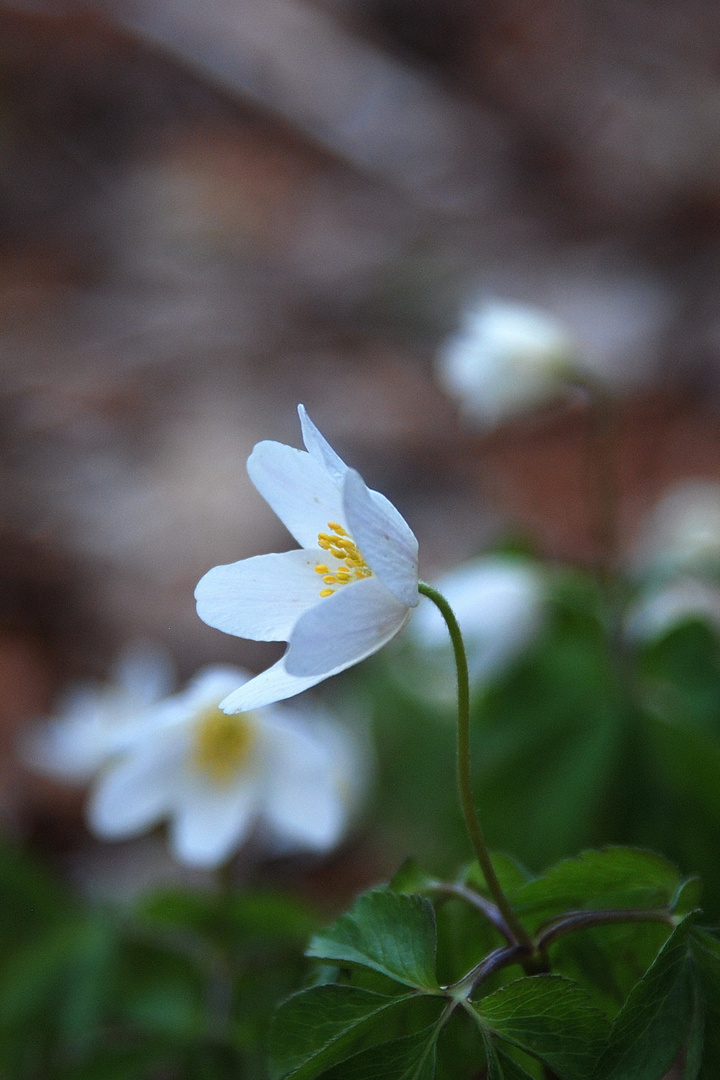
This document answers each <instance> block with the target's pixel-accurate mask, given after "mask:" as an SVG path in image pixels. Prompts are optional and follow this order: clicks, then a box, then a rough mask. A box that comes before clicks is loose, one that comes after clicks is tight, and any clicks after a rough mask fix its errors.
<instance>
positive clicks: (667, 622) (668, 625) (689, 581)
mask: <svg viewBox="0 0 720 1080" xmlns="http://www.w3.org/2000/svg"><path fill="white" fill-rule="evenodd" d="M688 619H701V620H702V621H703V622H708V623H710V625H711V626H714V627H716V629H718V630H720V587H718V586H717V585H713V584H711V583H709V582H706V581H699V580H697V579H696V578H681V579H680V580H679V581H674V582H670V583H669V584H667V585H663V586H661V587H660V588H657V589H653V590H652V591H650V592H648V593H646V594H645V595H644V596H642V597H640V599H639V600H638V601H637V603H636V604H634V605H633V606H632V607H631V608H630V610H629V611H628V613H627V617H626V620H625V633H626V635H627V637H628V638H629V639H630V640H631V641H639V642H642V641H652V640H653V639H655V638H659V637H662V636H663V635H664V634H666V633H668V631H669V630H672V629H673V628H674V627H676V626H679V625H680V623H682V622H685V621H687V620H688Z"/></svg>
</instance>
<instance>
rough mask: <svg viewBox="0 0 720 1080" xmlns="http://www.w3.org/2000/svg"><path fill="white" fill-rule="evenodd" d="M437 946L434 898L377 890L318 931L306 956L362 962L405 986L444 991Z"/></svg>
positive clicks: (364, 965)
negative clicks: (438, 971)
mask: <svg viewBox="0 0 720 1080" xmlns="http://www.w3.org/2000/svg"><path fill="white" fill-rule="evenodd" d="M435 947H436V932H435V913H434V911H433V907H432V904H431V903H430V901H429V900H426V899H425V898H424V897H422V896H414V895H408V894H405V893H394V892H391V891H390V890H389V889H375V890H373V891H372V892H369V893H365V894H364V895H363V896H360V897H359V898H358V899H357V900H356V901H355V904H354V905H353V907H352V908H351V910H350V911H349V912H347V914H345V915H341V916H340V918H339V919H337V920H336V922H335V923H333V925H332V926H330V927H328V929H327V930H324V931H322V932H321V933H319V934H316V935H315V937H314V938H313V939H312V941H311V942H310V947H309V949H308V951H307V955H308V956H314V957H317V958H318V959H319V960H336V961H340V962H343V963H352V964H361V965H362V966H363V967H368V968H372V969H373V970H374V971H379V972H381V973H382V974H383V975H388V976H389V977H390V978H391V979H394V980H395V981H396V982H400V983H403V984H404V985H405V986H412V987H415V988H417V989H420V990H425V991H428V992H430V993H433V992H435V991H437V990H438V989H439V987H438V983H437V978H436V976H435Z"/></svg>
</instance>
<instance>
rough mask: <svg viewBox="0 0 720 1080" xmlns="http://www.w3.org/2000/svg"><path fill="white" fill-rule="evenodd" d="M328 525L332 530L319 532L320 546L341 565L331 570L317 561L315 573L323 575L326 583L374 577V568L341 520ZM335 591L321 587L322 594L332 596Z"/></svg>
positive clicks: (340, 583) (344, 582) (343, 582)
mask: <svg viewBox="0 0 720 1080" xmlns="http://www.w3.org/2000/svg"><path fill="white" fill-rule="evenodd" d="M327 527H328V529H330V530H331V531H330V532H321V533H318V547H319V548H321V549H322V550H323V551H327V552H329V554H330V555H332V556H333V558H335V559H337V560H338V562H339V563H340V565H339V566H338V567H337V568H336V569H334V570H331V568H330V567H328V566H326V565H325V563H317V565H316V566H315V573H316V574H322V575H323V582H324V584H325V585H351V584H352V582H353V581H361V580H362V579H363V578H368V577H372V576H373V572H372V570H371V569H370V567H369V566H368V565H367V563H366V562H365V559H364V557H363V554H362V552H361V551H360V550H359V549H358V546H357V544H356V543H355V541H354V540H353V538H352V537H351V536H350V535H349V534H348V531H347V529H345V527H344V526H343V525H341V524H340V522H339V521H328V526H327ZM334 592H335V589H321V590H320V595H321V596H332V594H333V593H334Z"/></svg>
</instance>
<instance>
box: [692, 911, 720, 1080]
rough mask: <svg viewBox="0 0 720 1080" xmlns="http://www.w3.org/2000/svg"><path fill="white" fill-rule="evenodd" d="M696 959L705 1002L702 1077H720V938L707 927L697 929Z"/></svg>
mask: <svg viewBox="0 0 720 1080" xmlns="http://www.w3.org/2000/svg"><path fill="white" fill-rule="evenodd" d="M691 947H692V951H693V958H694V960H695V965H696V969H697V977H698V982H699V984H700V987H701V990H702V993H703V998H704V1003H705V1013H706V1017H705V1042H704V1046H703V1056H702V1065H701V1067H700V1072H699V1074H698V1075H699V1076H700V1078H701V1080H717V1077H718V1076H720V941H718V940H717V938H715V937H713V936H712V935H710V934H709V933H707V932H706V931H704V930H697V929H693V932H692V936H691Z"/></svg>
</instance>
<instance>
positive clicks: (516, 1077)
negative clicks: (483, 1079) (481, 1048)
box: [483, 1030, 532, 1080]
mask: <svg viewBox="0 0 720 1080" xmlns="http://www.w3.org/2000/svg"><path fill="white" fill-rule="evenodd" d="M483 1040H484V1043H485V1056H486V1058H487V1080H532V1077H531V1076H530V1074H529V1073H527V1072H526V1071H525V1069H523V1068H522V1066H521V1065H518V1063H517V1062H516V1061H513V1060H512V1058H509V1057H507V1056H506V1055H505V1054H502V1053H500V1051H499V1050H498V1049H497V1048H496V1046H495V1043H494V1042H493V1039H492V1037H491V1035H490V1033H489V1032H488V1031H485V1030H484V1031H483Z"/></svg>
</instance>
